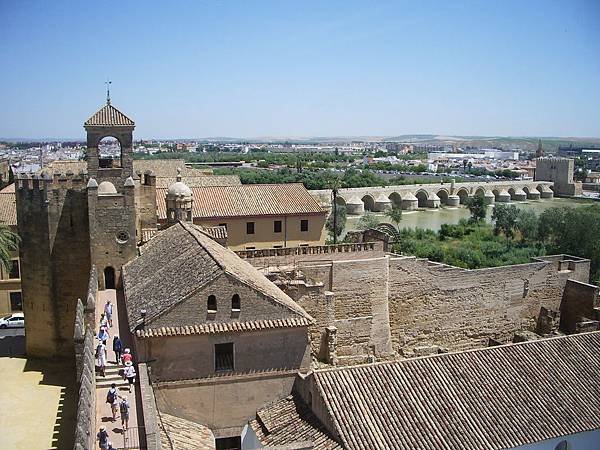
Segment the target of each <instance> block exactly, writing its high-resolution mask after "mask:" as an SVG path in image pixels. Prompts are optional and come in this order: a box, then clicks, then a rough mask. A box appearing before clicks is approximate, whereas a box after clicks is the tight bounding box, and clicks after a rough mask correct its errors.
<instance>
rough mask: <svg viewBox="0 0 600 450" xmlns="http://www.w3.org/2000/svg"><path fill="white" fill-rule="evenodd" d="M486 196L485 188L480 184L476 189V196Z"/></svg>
mask: <svg viewBox="0 0 600 450" xmlns="http://www.w3.org/2000/svg"><path fill="white" fill-rule="evenodd" d="M483 196H485V189H484V188H483V187H481V186H479V187H478V188H477V189H475V197H483Z"/></svg>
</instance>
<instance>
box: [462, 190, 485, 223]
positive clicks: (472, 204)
mask: <svg viewBox="0 0 600 450" xmlns="http://www.w3.org/2000/svg"><path fill="white" fill-rule="evenodd" d="M465 205H467V208H469V212H470V213H471V222H479V221H481V220H484V219H485V215H486V213H487V209H486V205H485V198H484V197H483V195H476V196H475V197H469V198H468V199H467V200H466V201H465Z"/></svg>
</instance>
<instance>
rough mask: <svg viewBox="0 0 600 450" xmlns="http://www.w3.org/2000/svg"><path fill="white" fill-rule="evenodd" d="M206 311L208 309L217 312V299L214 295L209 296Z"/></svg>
mask: <svg viewBox="0 0 600 450" xmlns="http://www.w3.org/2000/svg"><path fill="white" fill-rule="evenodd" d="M206 309H208V311H209V312H210V311H216V310H217V297H215V296H214V295H209V296H208V301H207V302H206Z"/></svg>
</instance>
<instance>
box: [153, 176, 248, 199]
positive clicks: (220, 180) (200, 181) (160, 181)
mask: <svg viewBox="0 0 600 450" xmlns="http://www.w3.org/2000/svg"><path fill="white" fill-rule="evenodd" d="M175 181H176V178H175V177H174V176H173V177H160V178H158V177H157V178H156V187H157V188H162V189H165V190H166V188H168V187H169V186H171V185H172V184H173V183H175ZM181 181H183V182H184V183H185V184H186V185H187V186H188V187H190V188H195V187H210V186H236V185H240V184H242V182H241V181H240V177H238V176H237V175H195V176H185V175H184V176H182V177H181ZM165 192H166V191H163V192H161V195H164V193H165ZM157 195H158V193H157Z"/></svg>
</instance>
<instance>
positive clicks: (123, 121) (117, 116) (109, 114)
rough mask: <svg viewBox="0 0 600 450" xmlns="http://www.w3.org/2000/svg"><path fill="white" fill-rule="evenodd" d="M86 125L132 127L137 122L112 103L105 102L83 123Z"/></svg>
mask: <svg viewBox="0 0 600 450" xmlns="http://www.w3.org/2000/svg"><path fill="white" fill-rule="evenodd" d="M83 125H84V126H97V127H101V126H117V127H123V126H125V127H132V126H135V122H134V121H133V120H131V119H130V118H129V117H127V115H125V114H124V113H122V112H121V111H120V110H119V109H117V108H116V107H115V106H113V105H112V104H111V103H107V104H105V105H104V106H103V107H102V108H100V109H99V110H98V111H96V112H95V113H94V114H92V115H91V116H90V118H89V119H88V120H86V121H85V123H84V124H83Z"/></svg>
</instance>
